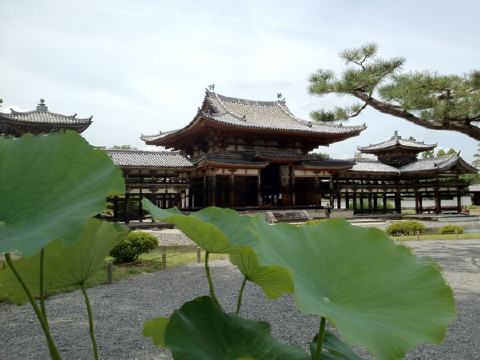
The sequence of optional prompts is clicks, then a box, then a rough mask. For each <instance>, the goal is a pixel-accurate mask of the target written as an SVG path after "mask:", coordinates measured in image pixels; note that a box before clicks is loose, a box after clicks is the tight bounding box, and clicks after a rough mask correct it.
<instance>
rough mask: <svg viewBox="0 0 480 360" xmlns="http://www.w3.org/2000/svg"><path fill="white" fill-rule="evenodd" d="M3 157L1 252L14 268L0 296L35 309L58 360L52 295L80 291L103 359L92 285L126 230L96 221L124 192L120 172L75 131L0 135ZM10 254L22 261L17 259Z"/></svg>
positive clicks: (3, 278)
mask: <svg viewBox="0 0 480 360" xmlns="http://www.w3.org/2000/svg"><path fill="white" fill-rule="evenodd" d="M0 159H1V162H0V184H1V186H0V199H2V206H0V219H1V221H0V253H3V254H5V260H6V263H7V267H6V268H5V269H3V270H1V271H0V298H9V299H10V300H12V301H13V302H16V303H18V304H23V303H25V302H29V303H30V304H31V306H32V308H33V310H34V313H35V316H36V317H37V319H38V321H39V323H40V326H41V328H42V331H43V333H44V336H45V340H46V342H47V345H48V349H49V352H50V356H51V358H52V359H55V360H57V359H61V356H60V353H59V351H58V348H57V346H56V343H55V340H54V338H53V336H52V334H51V332H50V324H49V322H48V314H47V309H46V305H45V293H46V292H48V291H54V290H58V289H63V288H70V287H72V286H74V287H77V288H80V289H81V291H82V294H83V297H84V302H85V305H86V308H87V313H88V323H89V332H90V337H91V341H92V347H93V353H94V357H95V359H98V350H97V345H96V340H95V335H94V332H93V312H92V307H91V304H90V301H89V299H88V294H87V292H86V288H85V282H86V281H87V280H88V279H89V278H90V277H91V276H93V274H94V273H95V270H96V269H97V268H98V267H100V266H102V265H103V262H104V258H105V256H107V255H108V252H109V251H110V250H111V248H113V246H114V245H115V244H116V243H117V241H119V240H120V239H121V238H122V237H123V236H124V235H126V230H125V229H124V228H123V227H121V226H119V225H113V224H108V223H104V222H100V221H98V220H90V218H91V217H92V216H95V215H96V214H99V213H100V212H101V211H102V210H103V209H105V206H106V197H107V196H110V195H114V194H117V193H122V192H124V188H125V184H124V181H123V178H122V175H121V172H120V170H119V169H118V168H117V167H115V166H114V165H113V163H112V161H111V159H110V158H109V157H108V156H107V155H106V154H105V152H104V151H101V150H96V149H94V148H93V147H91V146H90V145H89V144H88V143H87V142H86V141H85V140H84V139H83V138H82V137H81V136H80V135H78V134H77V133H76V132H74V131H66V132H59V133H54V134H49V135H45V136H43V135H42V136H34V135H30V134H28V135H24V136H22V137H21V138H19V139H9V138H0ZM11 253H16V254H18V255H20V256H21V258H20V259H18V260H13V259H12V256H11ZM36 297H38V298H39V304H37V302H36V301H35V298H36Z"/></svg>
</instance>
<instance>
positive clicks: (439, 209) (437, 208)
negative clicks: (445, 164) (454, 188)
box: [434, 189, 442, 214]
mask: <svg viewBox="0 0 480 360" xmlns="http://www.w3.org/2000/svg"><path fill="white" fill-rule="evenodd" d="M434 196H435V214H440V213H441V212H442V200H441V199H440V192H439V191H438V189H435V195H434Z"/></svg>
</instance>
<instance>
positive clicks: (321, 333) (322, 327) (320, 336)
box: [314, 316, 326, 360]
mask: <svg viewBox="0 0 480 360" xmlns="http://www.w3.org/2000/svg"><path fill="white" fill-rule="evenodd" d="M325 323H326V319H325V318H324V317H323V316H322V317H321V318H320V330H319V331H318V335H317V351H315V358H314V360H320V357H321V354H322V347H323V339H324V338H325Z"/></svg>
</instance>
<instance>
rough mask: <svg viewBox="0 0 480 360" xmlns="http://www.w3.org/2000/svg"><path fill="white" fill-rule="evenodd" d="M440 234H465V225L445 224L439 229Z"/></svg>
mask: <svg viewBox="0 0 480 360" xmlns="http://www.w3.org/2000/svg"><path fill="white" fill-rule="evenodd" d="M438 233H439V234H463V227H462V226H459V225H445V226H442V227H440V228H439V229H438Z"/></svg>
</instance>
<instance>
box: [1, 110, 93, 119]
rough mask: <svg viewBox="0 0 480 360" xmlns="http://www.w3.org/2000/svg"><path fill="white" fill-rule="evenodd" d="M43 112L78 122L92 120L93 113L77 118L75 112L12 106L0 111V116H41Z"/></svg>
mask: <svg viewBox="0 0 480 360" xmlns="http://www.w3.org/2000/svg"><path fill="white" fill-rule="evenodd" d="M44 114H47V115H52V116H56V117H60V118H64V119H68V120H75V121H79V122H82V121H92V119H93V115H91V116H90V117H85V118H77V113H75V114H73V115H64V114H59V113H55V112H52V111H38V110H30V111H17V110H14V109H12V108H10V113H4V112H0V117H4V118H5V117H7V118H11V117H15V116H30V115H40V116H43V115H44Z"/></svg>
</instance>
